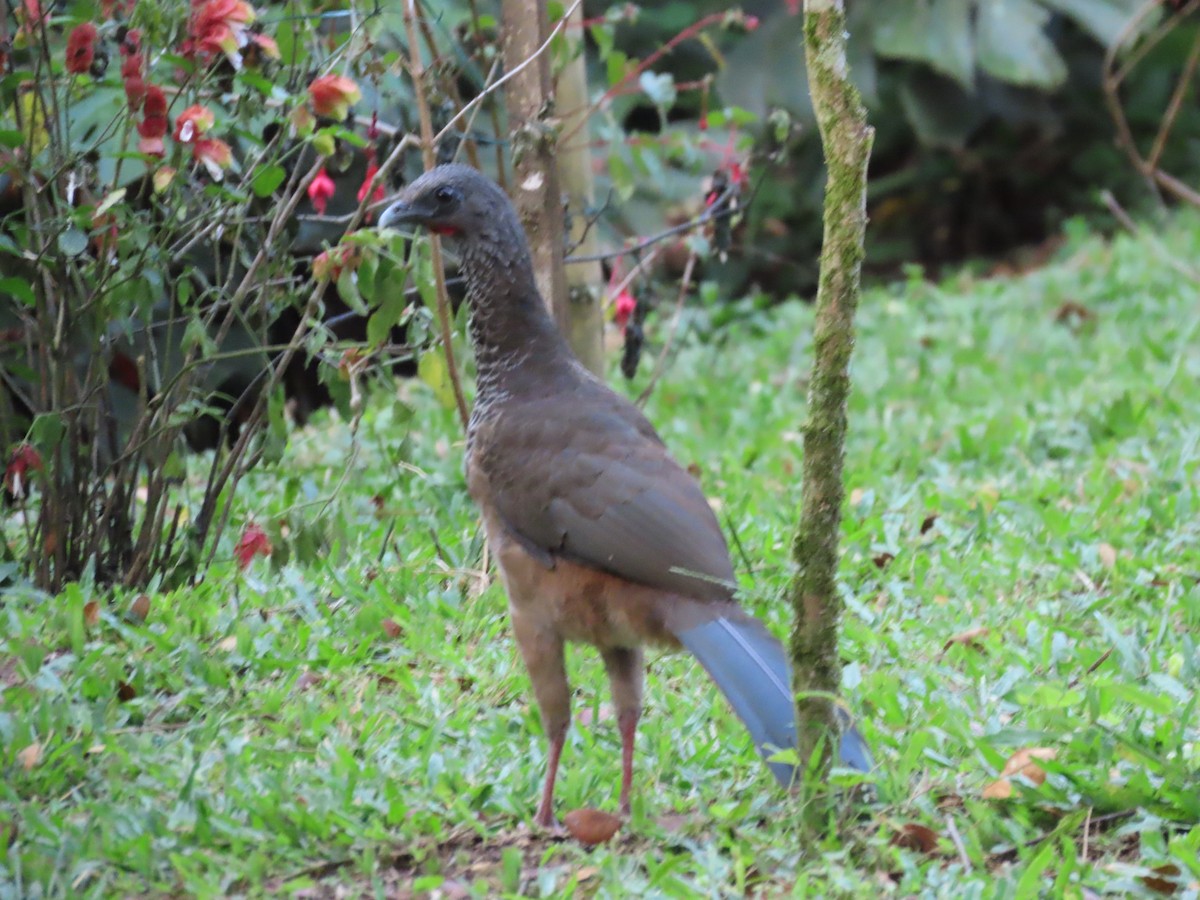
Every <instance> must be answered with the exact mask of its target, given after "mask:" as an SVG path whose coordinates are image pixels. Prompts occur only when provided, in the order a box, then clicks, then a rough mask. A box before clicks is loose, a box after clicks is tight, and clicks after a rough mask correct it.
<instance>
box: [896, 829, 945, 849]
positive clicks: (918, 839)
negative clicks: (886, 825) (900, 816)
mask: <svg viewBox="0 0 1200 900" xmlns="http://www.w3.org/2000/svg"><path fill="white" fill-rule="evenodd" d="M937 844H938V833H937V832H936V831H934V830H933V829H932V828H930V827H929V826H928V825H921V824H919V823H917V822H906V823H905V824H903V825H901V826H900V830H899V831H897V832H896V833H895V834H894V835H892V846H894V847H900V848H901V849H903V850H916V851H918V852H920V853H933V852H934V851H936V850H937Z"/></svg>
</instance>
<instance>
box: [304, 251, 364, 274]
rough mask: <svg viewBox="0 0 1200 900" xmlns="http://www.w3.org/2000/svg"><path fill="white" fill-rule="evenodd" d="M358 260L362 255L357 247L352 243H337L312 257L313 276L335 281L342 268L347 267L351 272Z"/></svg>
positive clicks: (356, 266)
mask: <svg viewBox="0 0 1200 900" xmlns="http://www.w3.org/2000/svg"><path fill="white" fill-rule="evenodd" d="M360 262H362V257H361V256H360V255H359V252H358V248H357V247H355V246H354V245H352V244H338V245H337V246H336V247H330V248H329V249H328V250H325V251H322V252H321V253H318V254H317V255H316V256H314V257H313V261H312V270H313V278H316V279H321V278H328V279H329V280H330V281H337V280H338V279H339V278H341V277H342V272H343V270H346V269H349V270H350V271H351V272H353V271H354V270H355V269H357V268H358V264H359V263H360Z"/></svg>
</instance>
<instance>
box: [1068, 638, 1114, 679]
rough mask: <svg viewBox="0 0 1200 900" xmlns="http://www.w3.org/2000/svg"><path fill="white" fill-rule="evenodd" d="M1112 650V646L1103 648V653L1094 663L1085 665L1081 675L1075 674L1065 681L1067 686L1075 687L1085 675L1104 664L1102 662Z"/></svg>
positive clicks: (1110, 654)
mask: <svg viewBox="0 0 1200 900" xmlns="http://www.w3.org/2000/svg"><path fill="white" fill-rule="evenodd" d="M1112 652H1113V648H1112V647H1109V648H1108V649H1107V650H1105V651H1104V652H1103V653H1101V654H1100V657H1099V658H1098V659H1097V660H1096V661H1095V662H1094V663H1092V664H1091V665H1090V666H1088V667H1087V671H1086V672H1084V673H1083V674H1082V675H1076V676H1075V677H1074V678H1072V679H1071V680H1070V681H1069V682H1067V688H1068V689H1070V688H1074V687H1076V686H1077V685H1078V684H1079V682H1081V681H1083V679H1085V678H1087V676H1089V675H1091V674H1092V673H1093V672H1095V671H1096V670H1097V669H1098V668H1100V667H1101V666H1102V665H1104V663H1105V662H1106V661H1107V660H1108V658H1109V657H1110V656H1112Z"/></svg>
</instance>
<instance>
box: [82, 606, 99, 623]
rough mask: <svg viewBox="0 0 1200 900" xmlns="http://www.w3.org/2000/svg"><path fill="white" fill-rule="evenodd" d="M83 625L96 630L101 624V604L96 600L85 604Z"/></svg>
mask: <svg viewBox="0 0 1200 900" xmlns="http://www.w3.org/2000/svg"><path fill="white" fill-rule="evenodd" d="M83 624H84V625H86V626H87V627H88V628H95V627H96V626H97V625H99V624H100V604H99V603H97V602H96V601H95V600H89V601H88V602H87V603H85V604H83Z"/></svg>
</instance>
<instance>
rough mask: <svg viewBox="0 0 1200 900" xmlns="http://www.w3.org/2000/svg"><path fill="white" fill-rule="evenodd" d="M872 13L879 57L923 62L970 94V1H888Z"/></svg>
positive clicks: (972, 59) (972, 64) (972, 56)
mask: <svg viewBox="0 0 1200 900" xmlns="http://www.w3.org/2000/svg"><path fill="white" fill-rule="evenodd" d="M873 9H874V13H875V15H874V18H873V20H872V26H873V28H874V38H875V40H874V43H875V50H876V51H877V52H878V53H879V55H880V56H886V57H891V58H894V59H911V60H914V61H915V62H922V63H925V64H926V65H928V66H930V67H931V68H933V69H935V70H937V71H938V72H941V73H942V74H943V75H948V76H949V77H951V78H953V79H954V80H955V81H957V82H958V83H959V84H961V85H962V86H963V87H964V88H966V89H967V90H971V89H972V88H973V87H974V84H975V47H974V38H973V36H972V34H971V4H970V3H969V0H887V2H885V3H879V4H876V5H875V6H874V7H873Z"/></svg>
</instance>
